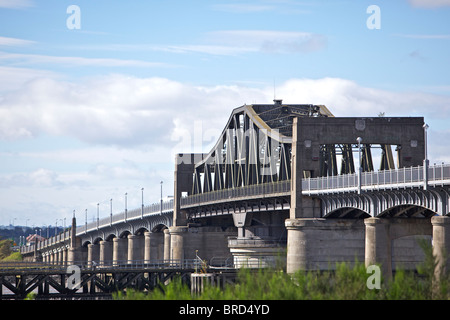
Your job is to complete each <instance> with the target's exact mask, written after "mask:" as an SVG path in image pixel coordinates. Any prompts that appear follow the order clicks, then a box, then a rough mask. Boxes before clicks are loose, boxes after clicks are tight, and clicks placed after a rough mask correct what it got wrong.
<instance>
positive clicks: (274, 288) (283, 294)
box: [114, 244, 450, 300]
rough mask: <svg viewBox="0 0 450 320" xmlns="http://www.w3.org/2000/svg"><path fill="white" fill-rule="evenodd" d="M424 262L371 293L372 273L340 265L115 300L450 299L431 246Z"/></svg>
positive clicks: (255, 273)
mask: <svg viewBox="0 0 450 320" xmlns="http://www.w3.org/2000/svg"><path fill="white" fill-rule="evenodd" d="M422 248H423V250H424V252H425V256H426V258H425V261H424V262H423V263H422V264H420V265H419V266H418V268H417V269H418V272H417V273H416V272H412V271H405V270H397V271H396V272H395V274H394V275H393V277H392V279H389V280H384V279H381V283H380V289H369V288H368V287H367V280H368V278H369V276H370V275H371V274H370V273H367V269H366V267H365V266H364V264H362V263H358V262H355V263H354V264H353V266H350V265H349V264H346V263H339V264H337V265H336V268H335V270H333V271H298V272H296V273H295V274H293V275H289V274H287V273H285V272H284V271H282V270H279V269H258V270H251V269H241V270H239V272H238V275H237V280H236V282H235V283H234V284H230V285H227V286H225V288H223V289H221V288H218V287H214V286H206V287H205V288H204V291H203V292H202V293H201V294H199V295H195V296H192V295H191V292H190V289H189V288H188V286H187V285H185V284H183V283H182V282H181V280H180V279H175V280H173V281H171V282H170V283H169V284H168V285H160V286H159V288H157V289H154V290H153V291H152V292H149V293H147V294H144V293H141V292H136V291H133V290H128V291H127V294H124V293H118V294H115V295H114V297H115V298H116V299H132V300H138V299H153V300H162V299H176V300H186V299H187V300H191V299H199V300H205V299H207V300H223V299H225V300H397V299H402V300H404V299H408V300H428V299H445V300H447V299H450V291H449V287H450V286H449V283H450V278H449V275H448V273H447V274H442V275H441V278H440V279H439V281H438V280H437V279H436V278H435V269H436V265H437V264H436V261H435V257H434V256H433V253H432V248H431V246H429V245H425V244H422Z"/></svg>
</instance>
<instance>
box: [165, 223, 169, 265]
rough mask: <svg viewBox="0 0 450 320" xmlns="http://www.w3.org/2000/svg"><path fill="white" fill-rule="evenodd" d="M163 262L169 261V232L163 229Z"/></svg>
mask: <svg viewBox="0 0 450 320" xmlns="http://www.w3.org/2000/svg"><path fill="white" fill-rule="evenodd" d="M164 260H166V261H168V260H170V232H169V229H164Z"/></svg>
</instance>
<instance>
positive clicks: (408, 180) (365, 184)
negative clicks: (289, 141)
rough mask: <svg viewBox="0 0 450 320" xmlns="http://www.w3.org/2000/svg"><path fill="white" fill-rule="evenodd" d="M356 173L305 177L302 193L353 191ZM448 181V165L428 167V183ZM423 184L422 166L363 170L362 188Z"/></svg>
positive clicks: (449, 179)
mask: <svg viewBox="0 0 450 320" xmlns="http://www.w3.org/2000/svg"><path fill="white" fill-rule="evenodd" d="M358 179H359V177H358V174H356V173H354V174H345V175H338V176H328V177H319V178H307V179H303V181H302V191H303V193H304V194H313V193H317V192H319V191H330V192H332V191H335V190H336V191H355V190H357V188H358ZM446 183H450V165H449V164H440V165H433V166H430V167H428V184H429V185H439V184H442V185H443V184H446ZM423 184H424V167H423V166H417V167H405V168H400V169H393V170H380V171H372V172H363V173H362V175H361V188H362V189H371V188H374V189H383V188H388V189H391V188H399V187H407V186H409V187H411V186H419V185H423Z"/></svg>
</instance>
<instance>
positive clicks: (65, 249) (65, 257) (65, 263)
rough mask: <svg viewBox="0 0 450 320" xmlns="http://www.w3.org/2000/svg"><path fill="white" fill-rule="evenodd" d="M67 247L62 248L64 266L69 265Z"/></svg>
mask: <svg viewBox="0 0 450 320" xmlns="http://www.w3.org/2000/svg"><path fill="white" fill-rule="evenodd" d="M67 253H68V252H67V248H66V247H64V248H63V249H62V261H61V264H62V265H63V266H66V265H67Z"/></svg>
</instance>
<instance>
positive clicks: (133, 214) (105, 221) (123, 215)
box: [77, 199, 173, 235]
mask: <svg viewBox="0 0 450 320" xmlns="http://www.w3.org/2000/svg"><path fill="white" fill-rule="evenodd" d="M170 211H173V199H170V200H169V201H164V202H163V203H162V208H161V203H154V204H151V205H148V206H144V207H143V208H136V209H132V210H127V211H126V212H125V211H122V212H120V213H116V214H113V215H110V216H109V217H106V218H102V219H99V220H97V221H93V222H89V223H87V224H84V225H80V226H77V235H78V234H82V233H83V232H87V231H90V230H96V229H97V228H104V227H107V226H110V225H113V224H116V223H121V222H125V221H129V220H134V219H139V218H141V217H148V216H152V215H158V214H161V212H162V213H167V212H170Z"/></svg>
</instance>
